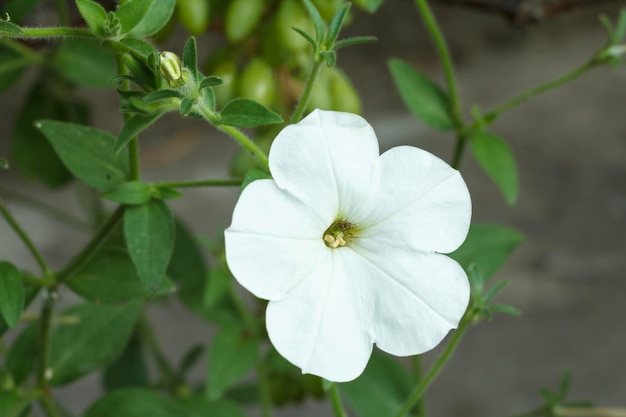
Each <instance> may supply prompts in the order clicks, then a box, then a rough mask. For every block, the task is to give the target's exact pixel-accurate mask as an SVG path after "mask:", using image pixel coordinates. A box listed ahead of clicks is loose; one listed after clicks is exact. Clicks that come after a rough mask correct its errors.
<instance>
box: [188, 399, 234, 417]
mask: <svg viewBox="0 0 626 417" xmlns="http://www.w3.org/2000/svg"><path fill="white" fill-rule="evenodd" d="M179 403H180V404H181V405H182V406H183V407H185V408H186V409H187V410H189V411H190V412H192V413H193V415H194V417H246V414H245V413H244V412H243V410H241V409H240V408H239V407H238V406H237V405H236V404H235V403H233V402H231V401H226V400H217V401H210V400H208V399H206V398H204V397H200V396H193V397H189V398H184V399H180V400H179Z"/></svg>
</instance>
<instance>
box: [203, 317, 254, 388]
mask: <svg viewBox="0 0 626 417" xmlns="http://www.w3.org/2000/svg"><path fill="white" fill-rule="evenodd" d="M258 357H259V344H258V341H257V340H256V339H255V338H253V337H252V336H251V335H250V334H248V333H247V332H246V331H245V330H244V328H243V327H242V326H241V325H239V324H233V325H230V326H224V327H222V328H221V329H220V331H219V333H218V334H217V336H215V339H214V340H213V344H212V345H211V349H210V351H209V357H208V376H207V391H206V395H207V397H208V398H209V399H211V400H216V399H219V398H220V397H221V396H222V394H223V393H224V392H225V391H227V390H228V389H229V388H230V387H232V386H233V385H234V384H236V383H237V382H239V381H240V380H241V378H243V377H244V376H246V374H248V373H249V372H250V371H251V370H252V369H254V367H255V366H256V364H257V361H258Z"/></svg>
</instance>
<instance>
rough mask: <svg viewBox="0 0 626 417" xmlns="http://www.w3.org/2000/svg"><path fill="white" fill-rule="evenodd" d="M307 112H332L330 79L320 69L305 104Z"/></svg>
mask: <svg viewBox="0 0 626 417" xmlns="http://www.w3.org/2000/svg"><path fill="white" fill-rule="evenodd" d="M307 109H308V110H311V111H312V110H315V109H321V110H332V109H333V97H332V95H331V92H330V79H329V77H328V73H327V72H326V70H324V69H322V70H321V71H320V73H319V75H318V76H317V81H316V82H315V85H314V86H313V91H312V92H311V96H310V98H309V103H308V104H307Z"/></svg>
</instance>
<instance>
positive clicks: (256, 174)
mask: <svg viewBox="0 0 626 417" xmlns="http://www.w3.org/2000/svg"><path fill="white" fill-rule="evenodd" d="M268 178H269V179H271V178H272V176H271V175H270V174H269V173H268V172H266V171H263V170H261V169H258V168H252V169H251V170H250V171H248V172H247V173H246V176H245V177H244V178H243V182H242V183H241V191H243V189H244V188H246V187H247V186H248V185H249V184H250V183H251V182H253V181H256V180H263V179H268Z"/></svg>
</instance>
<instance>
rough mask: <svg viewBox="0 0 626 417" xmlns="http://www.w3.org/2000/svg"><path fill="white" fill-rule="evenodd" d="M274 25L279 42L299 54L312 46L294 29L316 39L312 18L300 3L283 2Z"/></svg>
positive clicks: (294, 1) (286, 0)
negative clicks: (294, 28)
mask: <svg viewBox="0 0 626 417" xmlns="http://www.w3.org/2000/svg"><path fill="white" fill-rule="evenodd" d="M274 24H275V30H276V35H277V37H278V40H279V41H280V43H281V44H282V45H283V46H284V47H285V48H287V49H289V50H291V51H294V52H297V51H300V50H302V49H305V48H306V47H307V46H309V45H310V44H309V42H308V41H307V40H306V39H304V38H303V37H302V36H301V35H300V34H299V33H296V31H294V30H293V29H292V27H296V28H298V29H300V30H302V31H304V32H306V33H308V34H309V35H311V37H313V38H315V33H314V31H313V23H312V22H311V18H310V17H309V15H308V14H307V12H306V10H304V8H303V7H302V6H301V3H300V2H299V1H296V0H283V1H282V2H281V3H280V6H279V7H278V11H277V12H276V20H275V21H274Z"/></svg>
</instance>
